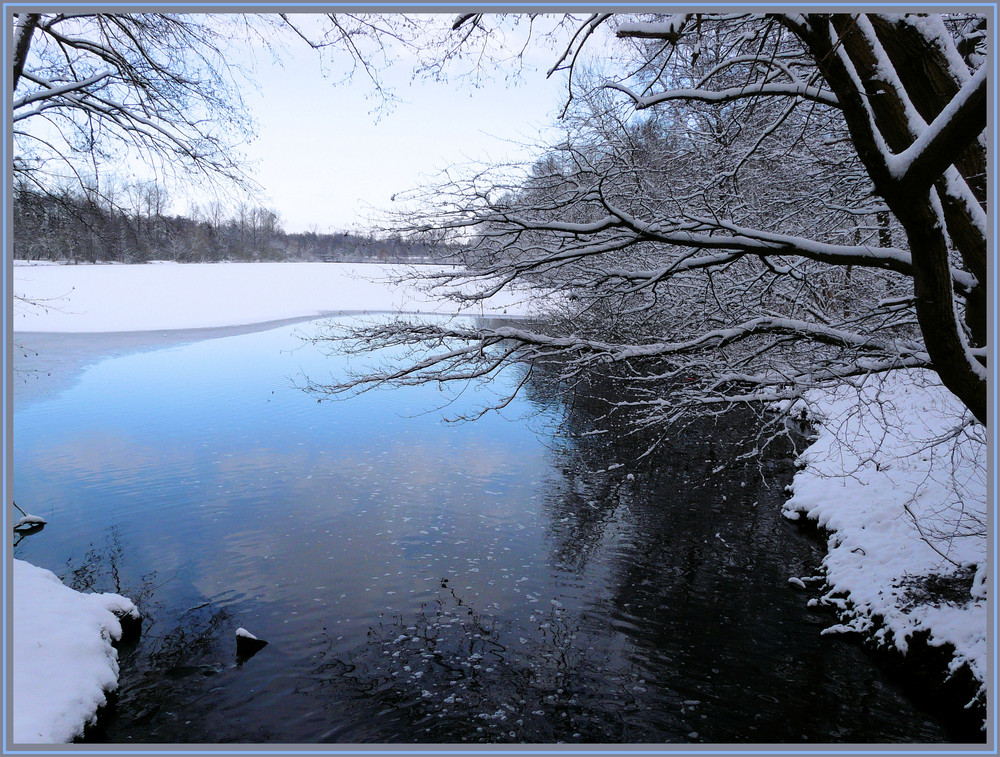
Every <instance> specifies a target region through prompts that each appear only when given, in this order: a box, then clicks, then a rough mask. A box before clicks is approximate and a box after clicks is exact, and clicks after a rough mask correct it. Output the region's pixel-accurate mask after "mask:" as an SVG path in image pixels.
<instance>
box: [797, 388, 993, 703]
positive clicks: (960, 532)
mask: <svg viewBox="0 0 1000 757" xmlns="http://www.w3.org/2000/svg"><path fill="white" fill-rule="evenodd" d="M802 409H806V412H807V414H808V415H810V416H811V417H812V418H813V419H814V422H815V424H816V427H817V429H818V437H817V438H816V439H815V441H813V443H812V444H811V445H810V446H809V447H808V448H807V449H806V450H805V452H804V453H803V454H802V455H801V456H800V457H799V459H798V462H797V465H798V466H799V468H800V470H799V471H798V472H797V473H796V474H795V477H794V479H793V482H792V484H791V485H790V486H789V487H788V489H789V491H790V493H791V496H790V498H789V499H788V500H787V501H786V502H785V505H784V507H783V508H782V511H783V514H784V515H785V517H786V518H789V519H790V520H799V519H802V518H805V519H807V520H808V521H810V522H811V523H813V524H814V525H815V526H817V527H818V528H819V529H820V531H821V533H822V534H823V536H824V537H825V541H826V548H827V554H826V556H825V557H824V559H823V563H822V568H823V574H824V575H823V579H824V585H823V589H822V593H821V595H820V596H817V597H814V598H812V599H810V600H809V604H810V605H811V606H827V607H831V608H833V609H834V610H836V612H837V615H838V618H839V621H840V622H839V623H837V624H835V625H833V626H831V627H829V628H827V629H826V630H825V631H824V632H823V633H825V634H836V633H849V634H857V635H859V636H860V637H861V638H863V639H865V640H866V641H867V642H868V643H869V645H870V646H871V647H872V648H873V649H874V650H876V651H883V652H890V653H897V654H898V655H901V656H903V657H905V656H906V655H908V654H909V653H910V651H911V650H910V646H911V641H916V642H918V646H921V645H926V647H931V648H937V649H939V650H945V649H953V650H954V651H953V652H952V653H951V658H950V661H949V662H948V663H947V666H946V667H947V670H945V671H943V675H945V676H947V677H948V678H950V677H953V676H960V675H965V674H968V675H970V676H971V677H972V678H974V679H975V682H976V688H977V690H974V691H971V692H969V694H968V696H969V698H970V700H972V701H970V702H968V707H969V708H975V709H977V710H978V711H980V712H981V715H982V716H983V717H985V704H986V701H985V699H986V681H987V675H988V670H989V668H988V661H987V654H988V649H987V628H988V612H989V608H988V603H987V599H988V585H989V584H990V583H991V577H990V576H989V575H988V572H987V567H988V554H987V547H988V532H987V522H988V519H987V509H986V490H987V480H986V431H985V429H984V428H982V427H981V426H978V425H976V424H972V423H970V422H969V415H968V413H967V411H965V409H964V408H963V407H962V405H961V404H960V403H959V402H958V401H957V400H956V399H955V397H954V396H953V395H951V394H950V393H949V392H948V391H947V390H946V389H945V388H944V387H943V386H941V384H940V382H939V381H938V380H937V377H936V376H935V375H933V374H931V373H929V372H921V371H906V372H902V371H901V372H897V373H895V374H890V375H889V376H888V377H868V378H867V379H866V380H864V381H861V382H858V384H857V386H851V385H845V386H841V387H839V388H838V389H836V390H833V391H826V392H821V391H814V392H812V393H810V394H809V395H808V396H807V397H806V406H805V407H803V408H802ZM798 410H799V408H796V411H798ZM914 662H917V661H916V660H914ZM963 668H964V669H965V673H963V672H962V671H963ZM963 704H965V703H963Z"/></svg>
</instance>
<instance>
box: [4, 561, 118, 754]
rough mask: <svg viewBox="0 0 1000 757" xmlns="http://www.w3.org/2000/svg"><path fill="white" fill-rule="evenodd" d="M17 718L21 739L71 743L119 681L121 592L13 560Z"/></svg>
mask: <svg viewBox="0 0 1000 757" xmlns="http://www.w3.org/2000/svg"><path fill="white" fill-rule="evenodd" d="M13 579H14V604H13V618H14V630H13V641H14V646H13V656H12V658H11V665H12V668H13V672H14V688H13V692H12V696H11V699H12V702H13V706H14V716H13V721H12V728H13V740H14V742H15V743H36V744H51V743H65V742H70V741H72V740H73V738H74V737H76V736H78V735H80V734H82V733H83V729H84V727H85V726H86V725H87V724H88V723H90V722H92V721H93V720H94V718H95V716H96V713H97V708H98V707H100V706H101V705H102V704H104V702H105V692H106V691H111V690H113V689H114V688H116V687H117V685H118V653H117V652H116V651H115V649H114V647H112V646H111V641H112V640H113V639H115V640H117V639H119V638H121V632H122V629H121V623H120V622H119V620H118V617H117V616H119V615H132V616H134V617H138V613H137V612H136V609H135V605H133V604H132V603H131V602H130V601H129V600H127V599H125V598H124V597H121V596H118V595H117V594H81V593H80V592H77V591H73V590H72V589H70V588H69V587H67V586H64V585H63V583H62V582H61V581H60V580H59V579H58V578H57V577H56V575H55V574H54V573H52V572H51V571H48V570H45V569H43V568H38V567H35V566H34V565H31V564H30V563H26V562H24V561H23V560H14V576H13Z"/></svg>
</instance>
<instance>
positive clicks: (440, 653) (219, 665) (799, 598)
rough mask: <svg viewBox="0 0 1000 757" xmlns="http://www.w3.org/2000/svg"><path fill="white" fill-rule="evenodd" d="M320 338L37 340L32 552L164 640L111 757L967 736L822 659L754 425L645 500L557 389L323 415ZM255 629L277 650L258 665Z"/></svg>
mask: <svg viewBox="0 0 1000 757" xmlns="http://www.w3.org/2000/svg"><path fill="white" fill-rule="evenodd" d="M312 328H313V326H312V325H311V324H310V323H298V324H285V325H281V326H279V327H276V328H271V329H267V330H262V331H255V332H252V333H235V332H216V333H214V334H211V336H214V337H215V338H211V339H206V338H204V337H206V336H209V334H203V333H199V334H190V335H187V336H186V337H185V336H184V335H173V336H163V337H158V336H156V335H151V334H146V335H143V336H142V337H141V338H139V337H134V338H129V337H123V336H121V335H104V336H101V337H96V336H88V335H25V337H24V339H19V341H24V342H25V343H27V344H28V346H29V347H30V346H31V342H32V339H34V340H36V341H35V346H36V349H37V351H38V356H37V357H35V356H34V352H33V351H32V352H30V353H29V355H28V356H27V357H18V358H17V368H18V369H21V370H27V371H30V370H31V369H33V368H39V369H41V370H42V373H41V374H37V375H36V374H32V373H30V372H29V373H23V374H19V375H18V376H17V378H16V385H15V416H14V466H13V472H12V475H13V490H14V497H15V500H16V501H18V502H19V504H23V505H25V506H26V507H27V508H28V509H29V510H30V511H31V512H33V513H36V514H38V515H41V516H43V517H45V518H46V519H47V520H48V522H49V525H48V526H46V527H45V529H44V530H43V531H41V532H40V533H38V534H35V535H33V536H30V537H28V538H26V539H24V540H23V541H21V542H20V544H19V545H18V546H17V547H16V548H15V552H14V553H15V556H17V557H19V558H23V559H26V560H29V561H30V562H33V563H34V564H36V565H40V566H42V567H45V568H48V569H50V570H53V571H54V572H55V573H57V574H58V575H59V576H60V577H62V578H63V579H64V581H65V582H66V583H68V584H69V585H71V586H73V587H74V588H77V589H82V590H87V589H93V590H96V591H113V592H118V593H121V594H124V595H125V596H128V597H130V598H132V599H133V600H134V601H135V602H136V604H137V605H138V606H139V608H140V610H141V611H142V612H143V613H144V615H145V618H146V620H145V623H144V626H143V633H142V635H141V637H140V638H139V640H138V641H137V642H136V643H135V644H134V645H132V646H130V647H124V648H122V649H121V651H120V654H121V670H122V672H121V679H120V689H119V692H118V695H117V697H116V699H115V701H114V702H113V704H112V706H111V707H110V708H109V709H108V711H107V712H106V713H105V714H106V717H105V718H104V719H103V721H102V724H101V727H100V728H99V729H98V730H97V731H95V732H94V733H92V734H91V738H92V739H93V740H98V741H102V740H106V741H113V742H124V743H144V742H160V743H171V742H196V743H222V742H248V743H250V742H271V743H291V744H296V743H301V744H308V743H318V742H341V743H350V742H374V743H390V742H413V741H419V742H431V743H462V742H527V743H554V742H602V743H677V742H681V743H688V742H709V743H733V742H735V743H769V742H796V743H802V742H812V743H825V742H837V743H885V742H891V743H940V742H945V741H953V740H956V739H957V738H959V737H960V736H961V735H962V734H956V733H954V732H953V731H949V730H948V728H947V726H946V724H943V723H941V722H939V721H938V720H936V719H935V718H934V717H933V716H931V715H928V714H927V713H924V712H921V711H920V710H919V709H917V708H916V707H915V706H914V705H913V704H912V703H911V702H910V700H909V699H908V698H907V697H906V695H905V693H904V692H903V691H901V690H900V689H899V688H898V687H897V686H896V685H895V684H894V683H893V682H892V681H890V680H888V679H887V678H886V677H885V676H884V675H883V674H882V673H881V672H880V671H879V670H878V669H877V668H876V667H873V665H872V664H871V662H870V661H869V659H868V658H867V657H866V656H865V654H864V653H863V652H862V651H861V650H860V649H858V648H857V647H855V646H853V645H851V644H849V643H847V642H845V641H844V640H842V639H838V638H835V637H829V636H820V633H819V632H820V630H821V629H822V628H824V627H825V626H827V625H830V624H831V623H832V622H833V619H832V618H831V617H830V616H829V615H828V614H826V612H824V611H822V610H817V609H812V608H807V607H806V600H807V598H808V596H809V594H808V590H807V591H806V592H802V591H801V590H796V589H795V588H793V587H791V586H790V585H789V583H788V578H789V577H791V576H806V577H808V576H810V575H813V573H814V572H815V570H816V566H817V565H818V563H819V560H820V557H821V553H820V551H819V547H818V546H817V545H816V544H815V543H814V542H812V541H811V540H809V539H808V538H806V537H805V536H803V535H802V534H801V533H800V532H799V531H798V530H797V528H796V527H795V526H794V525H793V524H791V523H788V522H787V521H785V520H784V519H783V518H781V517H780V513H779V509H780V504H781V501H782V499H783V496H784V494H783V487H784V485H785V484H786V483H788V480H789V471H788V466H787V461H783V460H773V461H764V470H765V472H769V473H767V475H764V476H762V475H761V473H760V472H759V470H758V467H757V465H756V463H753V464H751V465H750V466H749V467H746V468H744V467H740V466H730V467H727V468H725V469H723V470H721V471H717V469H718V468H719V467H720V465H721V463H722V462H725V461H726V460H727V459H729V457H730V455H729V454H728V450H729V446H728V444H729V442H727V439H731V438H740V437H742V436H745V435H746V434H748V433H751V430H750V429H748V428H745V427H742V426H741V425H740V424H741V421H739V420H738V419H730V420H729V421H727V422H726V423H725V424H723V425H718V426H710V427H709V426H705V427H703V428H696V429H692V432H691V433H690V434H687V435H685V436H684V437H681V438H678V439H676V440H675V441H674V442H672V443H671V444H670V445H667V446H665V447H663V448H662V450H661V451H660V452H659V453H658V454H657V456H656V457H655V459H654V460H653V461H651V462H650V464H648V465H646V466H644V467H642V468H639V469H636V470H634V475H633V478H632V479H629V478H628V477H627V476H628V473H629V472H631V471H632V469H631V468H629V467H623V468H615V469H612V470H608V468H609V466H612V465H614V464H616V463H619V462H623V463H628V462H629V457H630V453H629V450H627V449H624V448H613V447H612V448H609V446H608V445H607V443H606V442H603V441H602V440H601V437H591V438H590V442H589V443H577V442H570V441H567V440H564V439H557V438H556V437H555V436H554V435H553V424H554V421H555V419H556V418H557V417H558V416H559V414H560V413H559V407H558V406H553V405H549V404H547V402H546V401H545V400H544V398H545V397H546V395H545V394H544V393H540V392H532V391H531V387H530V386H529V387H528V389H529V391H528V393H527V394H526V395H525V396H524V397H522V398H520V399H519V400H518V401H516V402H515V403H513V404H512V406H511V407H510V408H509V409H508V411H506V413H505V415H506V417H499V416H497V415H494V414H491V415H488V416H486V417H485V418H484V419H482V420H480V421H478V422H476V423H471V424H458V425H454V424H449V423H446V422H445V421H444V420H443V417H442V416H443V414H442V411H441V410H440V409H439V408H440V406H441V405H442V403H443V401H444V399H445V394H444V393H443V392H440V391H439V390H438V388H437V387H436V386H426V387H422V388H419V389H413V390H395V391H378V392H371V393H369V394H366V395H364V396H362V397H358V398H354V399H352V400H350V401H344V402H339V401H328V400H323V401H318V400H317V397H315V396H312V395H309V394H307V393H305V392H303V391H301V389H300V386H301V385H302V384H303V383H304V382H305V377H307V376H308V377H309V378H311V379H315V380H322V379H323V378H324V377H327V376H329V375H330V374H333V375H340V376H342V375H344V371H345V370H346V366H345V365H344V364H343V362H342V360H340V359H336V358H330V357H327V356H325V355H323V354H322V353H321V351H319V350H318V349H317V348H315V347H314V346H312V345H309V344H306V343H303V342H302V341H301V340H299V339H298V338H297V335H298V334H304V333H310V331H311V329H312ZM29 336H31V337H32V339H29V338H28V337H29ZM160 339H162V340H163V341H158V340H160ZM130 340H131V341H130ZM48 374H52V375H48ZM515 378H516V377H514V376H511V377H510V378H509V380H514V379H515ZM22 380H23V381H22ZM476 402H477V397H476V396H475V395H474V393H467V394H465V395H463V396H461V397H460V398H459V399H458V400H457V401H456V404H455V405H453V406H451V407H449V408H445V410H444V413H446V414H453V413H455V412H457V411H460V410H462V409H465V410H468V409H471V408H472V407H474V406H475V405H476ZM240 627H243V628H246V629H247V630H249V631H250V632H251V633H253V634H254V635H255V636H257V637H259V638H261V639H265V640H267V641H268V642H269V644H268V646H266V647H265V648H264V649H263V650H261V651H260V652H258V653H257V654H256V655H255V656H253V657H252V658H250V659H245V660H237V657H236V638H235V631H236V629H237V628H240Z"/></svg>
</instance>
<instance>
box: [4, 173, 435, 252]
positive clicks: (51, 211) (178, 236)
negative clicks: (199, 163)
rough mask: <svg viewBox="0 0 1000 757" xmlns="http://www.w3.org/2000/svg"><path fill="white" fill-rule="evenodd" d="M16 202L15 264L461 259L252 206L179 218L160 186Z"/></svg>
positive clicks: (211, 206) (396, 238) (419, 244)
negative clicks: (302, 225) (304, 225)
mask: <svg viewBox="0 0 1000 757" xmlns="http://www.w3.org/2000/svg"><path fill="white" fill-rule="evenodd" d="M109 194H110V195H111V196H109ZM12 199H13V202H12V207H13V234H12V235H11V236H12V241H13V248H14V250H13V252H14V259H15V260H53V261H65V262H71V263H108V262H114V263H145V262H148V261H151V260H170V261H176V262H179V263H212V262H222V261H324V262H348V263H360V262H390V263H403V262H406V263H433V262H437V261H439V260H441V259H442V258H444V257H445V256H446V255H448V254H453V253H454V248H453V246H451V245H446V246H442V245H439V244H435V243H434V242H433V241H430V240H426V239H424V240H414V239H408V238H405V237H404V236H402V235H388V236H381V237H377V236H375V235H366V234H350V233H346V232H344V233H333V234H321V233H317V232H315V231H309V232H304V233H288V232H285V231H284V230H283V229H282V228H281V220H280V218H279V217H278V214H277V213H276V212H275V211H274V210H271V209H268V208H264V207H260V206H257V205H253V204H250V203H245V202H244V203H240V204H238V205H236V207H235V208H233V209H226V208H225V207H224V206H223V205H222V204H221V203H219V202H211V203H208V204H206V205H204V206H198V207H195V208H194V209H193V210H192V211H191V212H190V214H189V215H186V216H182V215H176V214H171V213H170V212H168V210H167V208H168V205H169V203H168V197H167V193H166V191H165V190H164V189H163V188H162V187H161V186H160V185H158V184H156V183H155V182H149V183H144V184H139V185H136V186H133V187H130V188H128V189H126V190H121V191H120V192H117V193H109V192H108V191H107V190H103V191H102V192H101V193H98V192H96V191H88V190H87V189H86V188H84V189H83V190H77V191H73V190H71V189H67V190H64V191H62V192H59V193H52V192H41V191H38V190H36V189H31V188H26V187H19V188H17V189H16V190H15V192H14V194H13V198H12Z"/></svg>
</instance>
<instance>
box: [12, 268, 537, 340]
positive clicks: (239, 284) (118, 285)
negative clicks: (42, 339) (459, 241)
mask: <svg viewBox="0 0 1000 757" xmlns="http://www.w3.org/2000/svg"><path fill="white" fill-rule="evenodd" d="M414 270H418V271H419V270H431V269H429V268H427V267H425V268H422V269H413V268H408V267H406V266H400V265H380V264H347V263H344V264H340V263H217V264H182V263H161V264H155V265H24V264H15V265H14V281H13V291H14V294H15V296H16V297H24V298H27V299H29V300H32V301H33V303H34V304H27V303H24V302H22V301H17V300H16V301H15V304H14V320H13V327H14V331H16V332H33V331H56V332H106V331H149V330H161V329H195V328H209V327H215V326H242V325H247V324H253V323H266V322H269V321H278V320H283V319H286V318H299V317H308V316H317V315H325V314H328V313H341V312H384V311H396V310H403V311H408V312H423V313H431V312H435V313H445V314H449V313H454V312H456V310H457V305H456V304H455V303H454V302H449V301H442V300H440V299H435V298H432V297H431V296H430V295H428V294H427V293H426V292H423V291H420V290H419V289H418V288H417V287H415V286H413V285H405V286H401V285H395V284H392V283H390V282H389V281H388V280H389V279H390V278H392V277H393V276H397V275H400V274H404V273H407V272H411V271H414ZM527 307H528V303H527V302H526V300H525V299H524V298H518V297H516V296H511V295H505V294H501V295H497V296H496V297H494V298H493V299H492V300H490V302H489V304H488V305H487V306H486V307H485V308H480V307H479V306H478V305H477V306H476V307H475V308H474V309H470V310H469V311H468V312H469V314H470V315H479V314H486V315H500V314H506V315H523V314H524V313H525V312H526V311H527Z"/></svg>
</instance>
